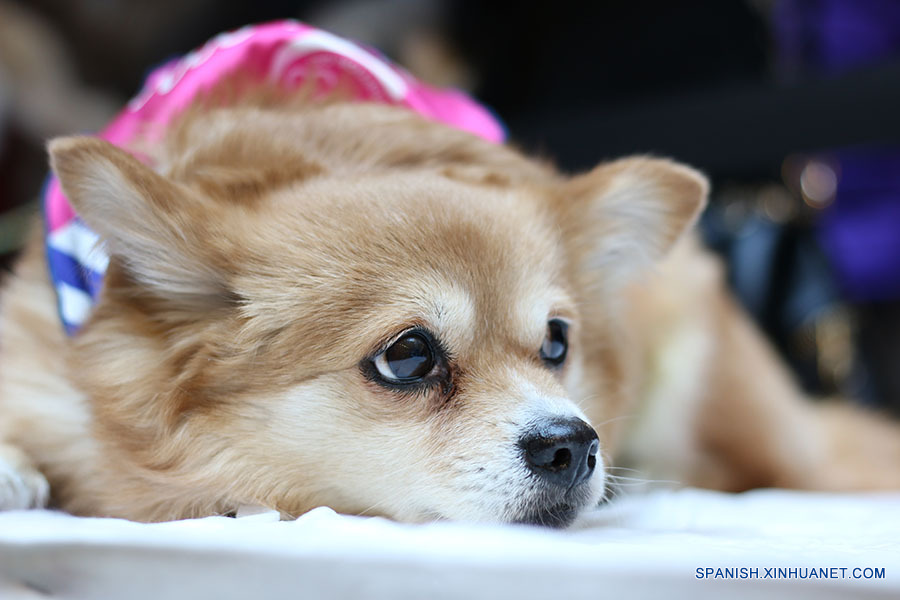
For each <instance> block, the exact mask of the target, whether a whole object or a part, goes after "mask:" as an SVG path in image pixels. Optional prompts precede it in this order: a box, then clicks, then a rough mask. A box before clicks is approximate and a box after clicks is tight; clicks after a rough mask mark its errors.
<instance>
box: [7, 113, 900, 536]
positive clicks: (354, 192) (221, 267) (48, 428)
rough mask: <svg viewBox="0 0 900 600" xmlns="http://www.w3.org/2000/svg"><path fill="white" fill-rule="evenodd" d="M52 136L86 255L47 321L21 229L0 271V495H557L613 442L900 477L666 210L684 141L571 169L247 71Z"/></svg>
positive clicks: (188, 510) (433, 508)
mask: <svg viewBox="0 0 900 600" xmlns="http://www.w3.org/2000/svg"><path fill="white" fill-rule="evenodd" d="M49 152H50V159H51V164H52V168H53V171H54V173H55V174H56V176H57V177H58V179H59V181H60V183H61V185H62V188H63V190H64V191H65V193H66V195H67V196H68V198H69V201H70V202H71V203H72V205H73V206H74V207H75V209H76V211H77V213H78V214H79V215H80V217H81V219H82V220H83V221H84V222H85V223H87V224H88V225H89V226H90V227H91V228H92V229H93V230H94V231H96V232H97V233H98V234H99V236H100V237H101V239H102V240H103V241H104V244H105V247H106V248H107V250H108V252H109V265H108V268H107V271H106V275H105V280H104V282H103V288H102V292H101V293H100V296H99V299H98V301H97V304H96V305H95V306H94V307H93V309H92V310H91V313H90V317H89V318H88V320H87V322H86V323H85V324H84V325H83V327H81V329H80V330H79V332H78V333H77V334H76V335H74V336H72V337H67V335H66V333H65V332H64V330H63V328H62V327H61V325H60V317H59V315H58V312H57V298H56V295H55V293H54V288H53V286H52V285H51V283H50V280H49V276H48V269H47V263H46V257H45V255H44V254H45V248H44V244H43V239H42V237H43V235H42V231H41V230H40V229H39V228H36V230H35V234H34V236H33V239H32V240H31V243H30V244H29V245H28V247H27V248H26V250H25V253H24V255H23V257H22V259H21V261H20V262H19V264H18V266H17V268H16V270H15V274H14V276H12V277H11V278H10V279H9V280H8V282H7V284H6V287H5V290H4V293H3V304H2V313H0V327H2V329H0V332H2V353H0V507H2V508H22V507H29V506H41V505H44V504H46V503H47V502H48V500H49V501H50V502H51V503H52V505H54V506H57V507H60V508H62V509H63V510H67V511H70V512H73V513H75V514H83V515H110V516H118V517H125V518H130V519H137V520H148V521H150V520H165V519H175V518H184V517H195V516H202V515H210V514H227V513H229V512H231V511H233V510H235V509H236V508H237V507H238V506H240V505H244V504H258V505H263V506H267V507H271V508H274V509H277V510H278V511H280V512H281V513H282V514H284V515H285V516H296V515H299V514H301V513H303V512H304V511H307V510H309V509H310V508H312V507H315V506H318V505H323V504H324V505H328V506H331V507H333V508H335V509H337V510H339V511H343V512H348V513H361V514H381V515H386V516H389V517H392V518H395V519H400V520H406V521H423V520H431V519H442V518H443V519H463V520H470V521H490V522H526V523H543V524H549V525H566V524H568V523H570V522H571V521H572V520H573V519H574V518H575V517H576V516H577V515H578V513H579V512H580V511H582V510H583V509H585V508H588V507H591V506H594V505H596V504H597V503H598V501H600V499H601V497H602V496H603V492H604V488H605V481H606V477H605V474H606V473H607V472H608V469H609V467H610V466H611V465H612V464H615V463H616V462H617V461H621V460H626V461H628V462H629V463H631V464H635V465H637V466H638V468H640V469H641V470H642V471H643V472H644V473H646V475H647V476H649V477H662V478H666V479H674V480H678V481H680V482H683V483H684V484H689V485H700V486H708V487H714V488H718V489H723V490H743V489H747V488H750V487H755V486H787V487H800V488H808V489H873V488H888V487H900V460H898V459H900V435H898V429H897V428H896V426H895V425H893V424H890V423H888V422H883V421H880V420H877V419H876V418H874V417H870V416H869V415H866V414H862V413H860V412H856V411H855V410H853V409H850V408H844V407H842V406H841V405H834V406H827V405H826V406H822V405H815V404H813V403H811V402H808V401H806V400H805V399H804V398H803V397H802V394H801V393H800V392H799V391H798V389H797V388H796V387H795V385H794V384H793V383H792V381H791V378H790V376H789V375H788V374H787V372H786V371H785V369H784V368H783V366H782V365H781V364H779V362H778V360H777V359H776V358H775V355H774V354H773V352H772V351H771V350H770V349H769V347H768V346H767V344H766V343H765V341H764V340H763V339H762V337H761V336H760V334H759V333H758V332H757V331H756V330H755V329H754V328H753V327H752V325H751V324H750V322H749V321H748V319H747V318H746V317H745V315H744V314H743V313H742V312H741V311H740V310H739V309H738V308H737V307H736V306H735V304H734V303H733V301H732V300H731V299H730V298H729V296H728V294H727V292H726V290H725V288H724V286H723V283H722V277H721V269H720V267H719V265H718V264H717V262H716V261H715V259H713V258H712V257H711V256H710V255H708V254H707V253H705V252H704V251H703V250H701V249H700V248H699V247H698V246H697V244H695V243H694V242H693V241H692V238H691V237H690V236H685V235H684V233H685V231H687V230H689V229H690V227H691V226H692V224H693V223H694V221H695V220H696V218H697V215H698V213H699V212H700V211H701V210H702V208H703V206H704V203H705V201H706V200H705V199H706V195H707V183H706V180H705V179H704V178H703V176H701V175H700V174H698V173H697V172H696V171H693V170H692V169H690V168H687V167H685V166H681V165H678V164H676V163H673V162H670V161H667V160H660V159H654V158H644V157H636V158H628V159H624V160H619V161H616V162H612V163H608V164H603V165H600V166H598V167H597V168H595V169H594V170H592V171H590V172H588V173H585V174H582V175H578V176H575V177H567V176H564V175H561V174H559V173H558V172H556V171H555V170H554V169H553V168H551V167H550V166H548V165H546V164H542V163H538V162H535V161H533V160H531V159H528V158H526V157H524V156H522V155H521V154H520V153H518V152H517V151H515V150H514V149H512V148H510V147H505V146H499V145H495V144H492V143H490V142H487V141H485V140H482V139H480V138H478V137H476V136H473V135H471V134H469V133H466V132H463V131H459V130H456V129H453V128H451V127H448V126H446V125H444V124H441V123H437V122H433V121H430V120H427V119H424V118H422V117H421V116H420V115H418V114H416V113H414V112H412V111H410V110H407V109H405V108H398V107H395V106H387V105H380V104H372V103H354V102H338V101H330V102H324V101H314V100H305V101H298V100H297V99H296V98H294V99H291V98H287V99H284V100H283V101H277V102H273V101H271V99H269V100H267V101H265V102H262V101H258V98H252V97H246V98H242V99H239V100H236V101H233V102H229V103H226V104H225V105H222V104H221V103H219V104H218V105H215V106H213V105H210V104H209V103H202V102H198V103H196V104H195V106H193V107H192V108H190V109H188V110H186V111H184V113H183V114H181V115H180V116H179V117H178V119H177V120H176V121H175V122H173V123H172V124H171V126H169V127H168V128H167V130H166V134H165V136H164V138H163V139H162V140H160V141H154V142H153V143H149V142H147V143H146V144H144V145H143V146H142V152H145V153H146V154H148V155H150V156H151V157H152V158H153V160H152V163H153V164H154V165H155V166H154V168H150V167H148V166H147V165H146V164H145V163H144V162H142V161H139V160H137V159H136V158H134V156H133V155H132V154H131V153H130V152H127V151H125V150H123V149H121V148H118V147H116V146H114V145H112V144H110V143H108V142H105V141H102V140H99V139H95V138H88V137H74V138H65V139H58V140H55V141H53V142H52V143H51V144H50V147H49ZM588 423H592V424H593V427H591V426H590V425H588ZM48 482H49V487H48ZM48 490H49V492H48Z"/></svg>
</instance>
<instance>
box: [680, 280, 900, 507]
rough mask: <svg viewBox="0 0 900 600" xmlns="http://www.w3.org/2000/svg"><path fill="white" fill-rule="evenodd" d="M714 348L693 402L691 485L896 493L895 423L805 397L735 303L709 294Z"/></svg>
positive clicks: (899, 429)
mask: <svg viewBox="0 0 900 600" xmlns="http://www.w3.org/2000/svg"><path fill="white" fill-rule="evenodd" d="M715 308H716V310H715V313H714V314H715V315H716V317H715V320H716V321H717V322H716V323H715V327H714V329H713V331H714V333H713V335H714V336H715V352H713V353H712V363H711V364H710V365H709V371H708V374H709V385H708V387H707V388H706V391H705V394H704V398H703V400H702V402H701V403H700V404H699V405H698V410H699V415H697V419H696V421H695V423H696V427H697V430H696V433H697V441H698V444H699V448H698V449H699V450H700V453H699V455H698V456H699V457H700V459H699V461H698V464H697V465H695V466H694V468H693V469H692V473H693V474H692V477H691V481H690V483H692V484H695V485H703V486H706V487H714V488H719V489H726V490H741V489H747V488H751V487H763V486H776V487H791V488H802V489H825V490H862V489H900V424H898V423H896V422H892V421H889V420H888V419H887V418H883V417H880V416H877V415H874V414H871V413H869V412H866V411H864V410H863V409H861V408H858V407H854V406H852V405H850V404H848V403H826V402H814V401H812V400H811V399H809V398H806V397H805V395H804V394H803V393H802V391H801V390H800V389H799V388H798V387H797V385H796V384H795V383H794V381H793V380H792V378H791V375H790V374H789V373H788V372H787V370H786V368H785V367H784V365H783V364H782V363H781V361H780V360H779V359H778V357H777V356H776V354H775V352H774V350H773V349H771V348H770V347H769V346H768V344H767V342H766V341H765V340H764V339H763V336H762V334H761V333H760V332H759V331H758V330H757V329H756V328H755V327H754V326H753V324H752V323H751V322H750V320H749V318H748V317H747V316H746V315H745V314H744V313H743V311H742V310H740V308H738V307H737V306H736V305H735V304H734V302H733V301H732V300H731V299H730V298H728V297H726V296H725V294H724V293H723V294H720V295H719V296H718V297H717V298H716V299H715Z"/></svg>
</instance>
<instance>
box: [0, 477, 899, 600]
mask: <svg viewBox="0 0 900 600" xmlns="http://www.w3.org/2000/svg"><path fill="white" fill-rule="evenodd" d="M708 569H709V570H708ZM814 575H815V576H814ZM47 597H50V598H57V597H61V598H111V599H118V598H121V599H127V600H142V599H148V600H151V599H152V600H158V599H163V598H165V599H176V598H189V599H192V600H194V599H204V598H210V599H213V598H214V599H216V600H227V599H230V598H292V599H303V600H314V599H318V598H363V597H365V598H379V599H382V598H383V599H390V600H400V599H405V598H410V599H420V598H422V599H441V598H463V599H466V600H469V599H482V598H483V599H485V600H488V599H490V600H496V599H499V598H515V599H516V600H526V599H530V598H535V599H541V600H547V599H548V598H550V599H556V598H559V599H570V598H593V599H600V598H616V599H619V598H676V597H685V598H697V599H702V598H725V597H728V598H732V597H738V598H766V599H771V598H779V597H790V598H861V599H865V598H893V599H897V598H900V493H894V494H865V495H862V494H858V495H838V494H814V493H801V492H786V491H776V490H764V491H758V492H750V493H746V494H741V495H728V494H719V493H714V492H707V491H701V490H680V491H657V492H652V493H649V494H646V495H635V496H630V497H626V498H623V499H621V500H619V501H617V502H616V503H614V504H613V505H611V506H607V507H606V508H603V509H600V510H597V511H594V512H591V513H589V514H588V515H586V517H585V518H584V519H582V520H581V521H580V522H579V523H578V524H577V525H576V526H575V527H573V528H572V529H570V530H567V531H551V530H545V529H540V528H535V527H524V526H507V527H500V526H475V525H464V524H455V523H434V524H429V525H403V524H398V523H393V522H390V521H387V520H384V519H380V518H361V517H348V516H344V515H338V514H336V513H334V512H333V511H331V510H330V509H327V508H319V509H316V510H314V511H312V512H310V513H308V514H306V515H304V516H303V517H301V518H299V519H297V520H296V521H292V522H286V521H279V520H278V518H277V515H276V514H275V513H262V514H258V515H254V516H247V517H241V518H237V519H229V518H225V517H211V518H206V519H196V520H189V521H177V522H171V523H158V524H140V523H132V522H128V521H122V520H118V519H86V518H76V517H72V516H68V515H64V514H60V513H55V512H50V511H21V512H10V513H0V598H4V599H5V598H11V599H22V598H47Z"/></svg>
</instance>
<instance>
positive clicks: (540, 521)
mask: <svg viewBox="0 0 900 600" xmlns="http://www.w3.org/2000/svg"><path fill="white" fill-rule="evenodd" d="M582 508H583V507H577V506H572V505H571V504H568V503H565V502H563V503H560V504H554V505H552V506H547V507H543V508H539V509H531V510H530V511H529V512H527V513H525V514H524V515H523V516H521V517H518V518H516V519H514V520H513V523H515V524H519V525H540V526H541V527H552V528H554V529H564V528H566V527H568V526H569V525H571V524H572V523H573V522H574V521H575V518H576V517H577V516H578V513H579V512H581V509H582Z"/></svg>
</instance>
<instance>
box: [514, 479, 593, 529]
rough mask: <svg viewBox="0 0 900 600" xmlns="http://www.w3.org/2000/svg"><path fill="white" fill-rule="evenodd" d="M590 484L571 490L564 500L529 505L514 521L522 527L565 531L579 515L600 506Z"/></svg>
mask: <svg viewBox="0 0 900 600" xmlns="http://www.w3.org/2000/svg"><path fill="white" fill-rule="evenodd" d="M599 502H600V499H599V498H597V497H595V494H594V493H593V489H592V487H591V485H590V484H583V485H581V486H579V487H577V488H575V489H572V490H569V491H568V493H566V494H565V495H564V496H563V498H561V499H556V500H545V501H543V502H540V503H537V502H535V503H529V504H527V505H526V506H525V507H524V508H523V510H521V511H520V512H519V514H518V515H517V516H516V517H515V518H513V519H512V523H516V524H521V525H539V526H541V527H552V528H555V529H563V528H565V527H568V526H569V525H571V524H572V523H573V522H574V521H575V519H576V518H577V517H578V515H579V514H581V512H582V511H583V510H585V509H586V508H588V506H590V505H592V504H599Z"/></svg>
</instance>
